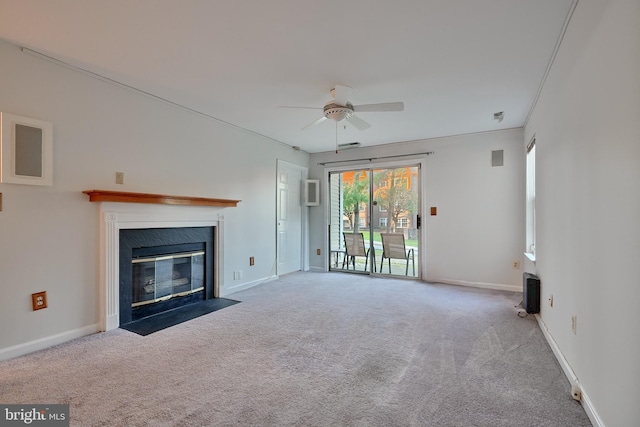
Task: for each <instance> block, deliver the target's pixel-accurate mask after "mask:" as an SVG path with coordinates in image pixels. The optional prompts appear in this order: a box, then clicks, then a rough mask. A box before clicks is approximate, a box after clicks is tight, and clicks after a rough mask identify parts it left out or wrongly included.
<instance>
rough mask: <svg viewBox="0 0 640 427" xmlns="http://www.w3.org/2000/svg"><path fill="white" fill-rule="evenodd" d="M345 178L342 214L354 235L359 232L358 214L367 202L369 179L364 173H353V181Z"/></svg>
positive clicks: (364, 208)
mask: <svg viewBox="0 0 640 427" xmlns="http://www.w3.org/2000/svg"><path fill="white" fill-rule="evenodd" d="M348 178H350V177H345V179H344V181H343V188H342V206H343V214H344V215H345V216H346V217H347V219H348V220H349V225H350V226H351V229H352V230H353V232H354V233H358V232H359V230H360V212H362V211H363V210H366V206H367V202H368V201H369V179H368V176H367V172H366V171H355V172H354V175H353V179H348Z"/></svg>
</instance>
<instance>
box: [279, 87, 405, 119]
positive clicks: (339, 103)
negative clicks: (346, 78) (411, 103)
mask: <svg viewBox="0 0 640 427" xmlns="http://www.w3.org/2000/svg"><path fill="white" fill-rule="evenodd" d="M352 91H353V89H351V88H350V87H348V86H342V85H336V87H334V88H333V89H331V90H330V91H329V93H331V96H332V97H333V100H332V101H329V102H327V103H326V104H325V105H324V107H323V108H322V113H323V115H322V117H320V118H319V119H316V120H315V121H313V122H312V123H310V124H308V125H307V126H305V127H303V128H302V130H305V129H308V128H311V127H313V126H315V125H317V124H318V123H322V122H324V121H325V120H327V119H329V120H333V121H334V122H336V123H340V122H342V121H345V120H346V121H347V122H349V124H351V125H353V126H354V127H355V128H357V129H359V130H365V129H368V128H370V127H371V125H370V124H369V123H367V122H366V121H364V120H362V119H361V118H360V117H358V116H356V115H355V114H354V113H356V112H388V111H403V110H404V103H402V102H384V103H379V104H366V105H353V104H352V103H351V102H350V101H349V97H350V96H351V92H352ZM286 108H308V107H286Z"/></svg>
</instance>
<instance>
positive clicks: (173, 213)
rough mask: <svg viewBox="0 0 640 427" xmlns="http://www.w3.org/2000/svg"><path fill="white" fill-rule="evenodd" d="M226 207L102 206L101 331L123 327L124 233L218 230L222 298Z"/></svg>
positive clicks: (216, 273) (215, 281) (217, 267)
mask: <svg viewBox="0 0 640 427" xmlns="http://www.w3.org/2000/svg"><path fill="white" fill-rule="evenodd" d="M223 209H224V208H223V207H211V206H179V205H178V206H176V205H160V204H141V203H118V202H100V330H101V331H109V330H112V329H116V328H118V327H120V285H119V283H120V265H119V258H120V253H119V249H120V230H123V229H140V228H170V227H212V226H213V227H216V238H215V241H214V249H213V251H214V259H213V271H214V277H213V294H214V296H215V297H218V296H219V278H220V277H224V275H223V272H222V271H221V268H222V266H223V265H224V262H223V258H222V257H223V253H222V252H223V251H221V250H219V248H222V247H224V245H223V242H224V240H223V236H224V233H223V228H224V227H223V224H224V217H223V215H222V213H221V212H222V210H223Z"/></svg>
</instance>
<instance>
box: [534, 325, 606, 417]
mask: <svg viewBox="0 0 640 427" xmlns="http://www.w3.org/2000/svg"><path fill="white" fill-rule="evenodd" d="M535 318H536V320H537V321H538V325H539V326H540V330H541V331H542V335H544V337H545V339H546V340H547V343H549V347H551V351H553V354H554V356H555V357H556V359H557V360H558V363H559V364H560V367H561V368H562V371H563V372H564V374H565V376H566V377H567V379H568V380H569V383H570V384H571V385H575V386H578V387H579V388H580V391H581V394H582V399H581V403H582V407H583V408H584V411H585V412H586V414H587V416H588V417H589V420H590V421H591V424H593V425H594V426H596V427H604V422H603V421H602V419H601V418H600V416H599V415H598V413H597V412H596V408H595V407H594V406H593V403H592V402H591V399H589V396H588V394H587V391H586V390H585V389H584V387H583V386H582V384H580V381H579V380H578V377H577V375H576V373H575V372H574V371H573V369H572V368H571V365H570V364H569V362H568V361H567V359H566V358H565V357H564V354H562V351H560V347H559V346H558V343H557V342H556V340H555V339H553V336H552V335H551V332H549V328H547V325H546V323H544V320H542V317H541V316H540V314H536V315H535Z"/></svg>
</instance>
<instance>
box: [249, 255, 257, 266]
mask: <svg viewBox="0 0 640 427" xmlns="http://www.w3.org/2000/svg"><path fill="white" fill-rule="evenodd" d="M255 263H256V260H255V259H254V258H253V257H252V256H250V257H249V265H254V264H255Z"/></svg>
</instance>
